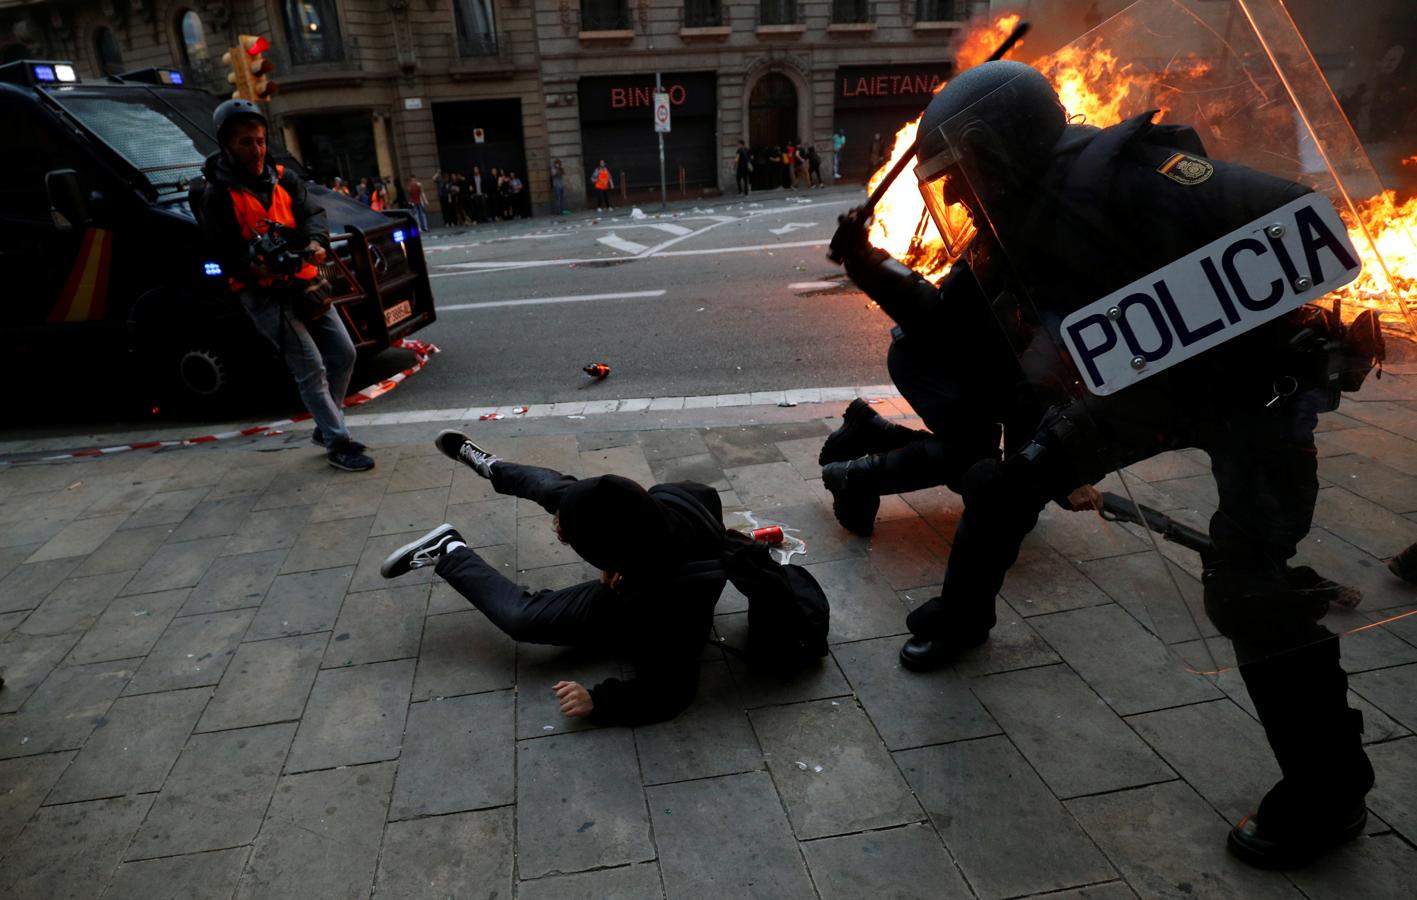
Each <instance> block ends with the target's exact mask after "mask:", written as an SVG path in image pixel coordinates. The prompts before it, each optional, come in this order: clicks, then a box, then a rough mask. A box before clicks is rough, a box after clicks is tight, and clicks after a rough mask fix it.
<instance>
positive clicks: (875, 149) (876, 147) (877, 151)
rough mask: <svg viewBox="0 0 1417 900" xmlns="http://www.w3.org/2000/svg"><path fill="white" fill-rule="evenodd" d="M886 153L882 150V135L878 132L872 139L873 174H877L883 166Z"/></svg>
mask: <svg viewBox="0 0 1417 900" xmlns="http://www.w3.org/2000/svg"><path fill="white" fill-rule="evenodd" d="M884 153H885V151H884V150H883V149H882V144H881V133H880V132H879V131H878V132H876V136H875V137H873V138H871V173H872V174H875V172H876V170H877V169H879V168H880V167H881V164H882V163H884V162H885V161H886V158H885V155H884Z"/></svg>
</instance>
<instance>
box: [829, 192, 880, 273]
mask: <svg viewBox="0 0 1417 900" xmlns="http://www.w3.org/2000/svg"><path fill="white" fill-rule="evenodd" d="M836 222H837V227H836V234H834V235H832V240H831V246H830V247H829V248H828V253H827V258H828V259H830V260H831V261H833V262H838V263H847V262H854V261H858V260H861V259H864V258H867V257H869V256H872V255H875V254H877V253H880V252H882V251H879V250H877V249H876V248H875V247H873V246H871V242H870V240H869V239H868V237H867V235H868V234H869V232H870V230H871V214H870V212H869V211H867V210H866V208H865V207H861V206H858V207H856V208H855V209H853V210H850V211H849V212H847V213H846V214H845V215H842V216H837V217H836Z"/></svg>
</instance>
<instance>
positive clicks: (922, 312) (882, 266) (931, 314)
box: [846, 247, 983, 334]
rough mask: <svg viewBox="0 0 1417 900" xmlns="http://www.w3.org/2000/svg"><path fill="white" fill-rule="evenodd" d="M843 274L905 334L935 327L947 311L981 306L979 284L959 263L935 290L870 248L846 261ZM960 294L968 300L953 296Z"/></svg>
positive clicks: (910, 272)
mask: <svg viewBox="0 0 1417 900" xmlns="http://www.w3.org/2000/svg"><path fill="white" fill-rule="evenodd" d="M846 274H847V275H848V276H850V278H851V280H852V281H853V282H855V283H856V286H857V287H859V288H861V290H863V291H865V293H866V296H868V297H870V298H871V299H872V300H875V301H876V302H877V303H879V304H880V305H881V309H883V310H885V312H886V315H888V316H890V317H891V318H892V319H894V320H895V322H896V324H897V325H899V326H900V327H901V328H902V329H903V330H904V331H905V332H906V333H907V334H908V333H910V332H911V331H912V330H915V331H919V330H921V329H922V328H925V327H928V326H930V325H935V324H939V319H940V316H941V314H942V312H943V311H945V310H947V309H949V308H953V307H957V306H966V305H967V306H968V307H969V308H979V307H981V306H982V304H983V294H982V292H981V291H980V289H979V284H978V282H977V281H975V279H974V275H973V273H971V272H970V271H969V267H968V265H966V264H965V262H964V261H963V260H960V261H958V262H956V263H955V264H954V266H953V267H952V268H951V269H950V272H949V274H948V275H946V276H945V277H944V278H943V279H942V280H941V281H940V283H939V285H938V286H937V285H933V284H931V283H930V282H928V281H926V280H925V279H924V278H922V277H921V276H920V273H918V272H916V271H915V270H913V269H911V268H910V267H909V266H907V265H905V264H904V263H901V262H900V261H899V260H897V259H895V258H894V257H892V256H891V255H890V254H888V253H886V252H885V251H884V250H881V249H879V248H876V247H872V248H871V251H870V252H868V253H865V254H862V255H859V256H853V257H849V258H847V260H846ZM964 294H967V295H968V296H956V295H964Z"/></svg>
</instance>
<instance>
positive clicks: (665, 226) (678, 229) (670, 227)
mask: <svg viewBox="0 0 1417 900" xmlns="http://www.w3.org/2000/svg"><path fill="white" fill-rule="evenodd" d="M645 227H646V228H658V229H659V230H660V231H667V232H669V233H670V234H674V235H680V234H691V233H692V232H693V230H694V229H692V228H685V227H684V226H683V225H674V224H672V223H670V222H656V223H655V224H653V225H646V226H645Z"/></svg>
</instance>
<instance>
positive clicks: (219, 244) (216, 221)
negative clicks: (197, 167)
mask: <svg viewBox="0 0 1417 900" xmlns="http://www.w3.org/2000/svg"><path fill="white" fill-rule="evenodd" d="M201 203H202V234H203V235H204V236H205V237H206V241H207V246H208V247H209V248H210V249H211V252H212V255H213V256H215V257H216V261H217V262H218V263H220V264H221V268H222V271H223V272H225V273H226V274H227V275H229V276H231V277H233V278H235V279H237V280H238V281H244V282H246V283H248V284H249V283H251V281H252V280H253V279H252V276H251V269H250V265H249V262H250V257H249V255H248V253H247V244H246V239H245V238H243V237H242V236H241V226H240V225H238V224H237V222H236V210H235V209H234V208H233V207H232V205H231V192H230V191H228V190H227V189H226V188H224V187H221V186H220V185H215V184H212V183H211V182H208V183H207V187H206V190H204V191H203V192H202V200H201Z"/></svg>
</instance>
